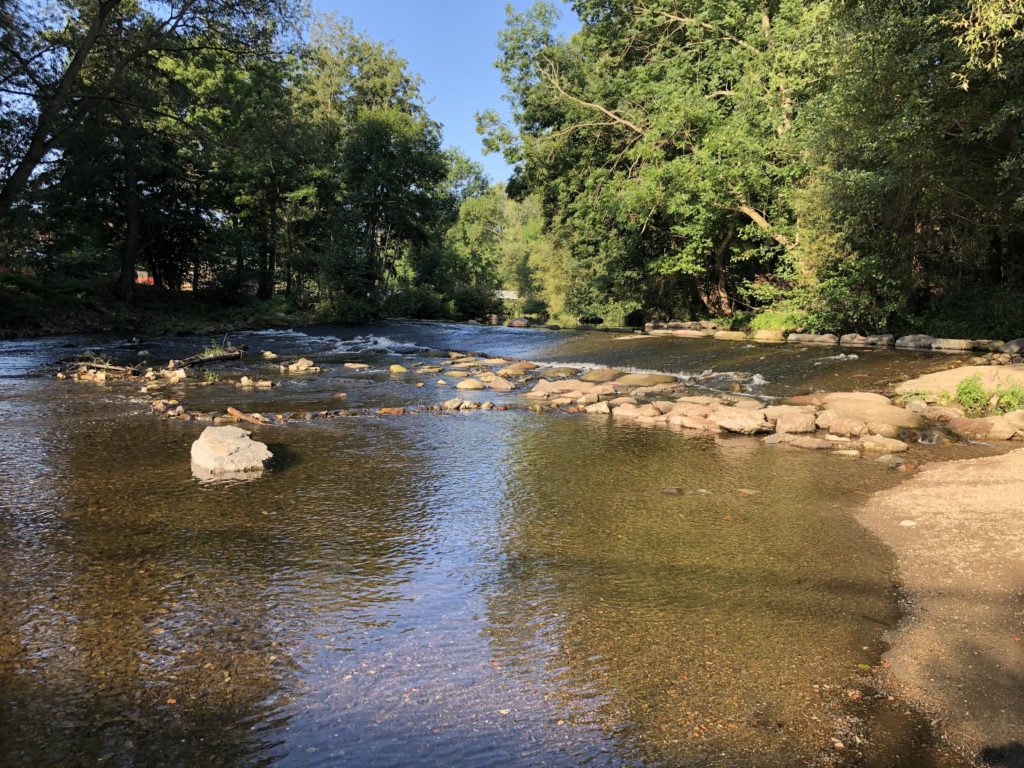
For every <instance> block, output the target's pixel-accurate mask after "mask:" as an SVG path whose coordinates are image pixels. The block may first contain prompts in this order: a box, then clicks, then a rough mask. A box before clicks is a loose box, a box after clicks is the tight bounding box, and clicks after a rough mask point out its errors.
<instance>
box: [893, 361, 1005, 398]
mask: <svg viewBox="0 0 1024 768" xmlns="http://www.w3.org/2000/svg"><path fill="white" fill-rule="evenodd" d="M974 375H977V376H979V377H981V384H982V386H983V387H984V388H985V389H986V390H987V391H989V392H995V391H996V390H997V389H999V388H1001V387H1007V386H1011V385H1014V384H1016V385H1018V386H1024V365H963V366H960V367H959V368H952V369H950V370H948V371H939V372H937V373H928V374H925V375H924V376H918V377H917V378H916V379H909V380H908V381H904V382H903V383H902V384H897V385H896V394H898V395H907V394H911V393H921V394H926V395H938V394H939V393H940V392H945V393H946V394H947V395H949V396H953V395H954V394H956V388H957V387H958V386H959V385H960V382H962V381H963V380H964V379H967V378H970V377H971V376H974Z"/></svg>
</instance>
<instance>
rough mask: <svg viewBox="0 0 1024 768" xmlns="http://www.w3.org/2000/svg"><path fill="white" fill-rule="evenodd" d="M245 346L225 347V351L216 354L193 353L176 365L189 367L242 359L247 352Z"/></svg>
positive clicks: (178, 361) (176, 362)
mask: <svg viewBox="0 0 1024 768" xmlns="http://www.w3.org/2000/svg"><path fill="white" fill-rule="evenodd" d="M245 349H246V348H245V347H244V346H243V347H235V348H233V349H225V350H224V351H223V352H220V353H217V354H215V355H210V354H206V353H205V352H200V353H199V354H198V355H192V357H186V358H185V359H184V360H177V361H175V365H176V367H178V368H189V367H191V366H204V365H212V364H213V363H225V362H227V361H229V360H241V359H242V356H243V355H244V354H245Z"/></svg>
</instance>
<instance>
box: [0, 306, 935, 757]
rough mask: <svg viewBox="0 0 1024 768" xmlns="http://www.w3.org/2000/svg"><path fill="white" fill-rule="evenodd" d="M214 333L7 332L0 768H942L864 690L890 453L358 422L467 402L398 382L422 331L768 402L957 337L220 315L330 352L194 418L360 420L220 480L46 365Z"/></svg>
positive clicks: (424, 344) (300, 434)
mask: <svg viewBox="0 0 1024 768" xmlns="http://www.w3.org/2000/svg"><path fill="white" fill-rule="evenodd" d="M208 341H209V340H208V339H188V338H182V339H159V340H152V341H146V340H143V341H138V342H132V341H130V340H125V339H121V338H116V337H93V338H85V337H75V338H61V339H45V340H36V341H17V342H2V343H0V562H2V563H3V571H2V576H0V765H5V766H7V765H10V766H33V767H38V766H44V765H45V766H49V765H54V766H57V765H59V766H77V765H113V766H155V765H170V766H185V765H188V766H206V765H211V766H212V765H217V766H259V765H275V766H338V765H346V766H347V765H351V766H435V765H446V766H453V767H461V766H539V765H543V766H578V765H588V766H698V765H700V766H704V765H722V766H734V765H735V766H772V765H779V766H784V765H809V764H820V765H835V764H840V765H847V764H848V765H878V766H883V765H884V766H897V765H907V766H909V765H939V764H942V765H951V764H952V763H950V762H948V757H941V756H937V755H936V753H935V752H934V750H931V749H930V748H929V747H928V738H929V737H928V734H927V733H923V732H919V731H918V730H915V729H917V728H919V725H920V723H919V720H918V719H916V718H915V717H914V716H913V715H910V716H907V715H903V714H901V715H899V716H895V717H894V716H893V711H894V707H895V708H896V709H899V706H898V704H897V705H893V704H892V703H891V702H889V703H881V704H876V705H872V704H869V703H868V701H870V700H872V696H873V688H872V686H873V678H872V675H871V673H869V672H866V671H865V670H864V669H862V666H863V665H877V664H878V661H879V657H880V654H881V652H882V651H883V649H884V647H883V645H882V642H881V636H882V632H883V631H884V630H885V629H886V628H887V627H890V626H892V624H893V623H894V622H895V621H896V619H897V617H898V612H897V604H896V597H895V589H894V575H893V561H892V558H891V556H890V553H888V552H887V551H886V550H885V549H884V548H883V547H882V546H881V545H880V544H879V543H878V542H877V541H875V540H874V539H872V538H871V537H870V536H869V535H868V534H867V533H866V532H865V531H864V530H863V529H862V528H860V527H859V526H858V525H857V524H856V523H855V522H854V521H853V519H852V517H851V516H850V514H849V512H850V510H851V509H853V508H854V507H855V506H856V505H857V504H858V503H860V502H861V501H862V500H863V499H864V498H865V496H866V495H867V494H869V493H871V492H873V491H874V490H877V489H879V488H881V487H884V486H885V485H887V484H890V483H892V482H895V476H894V475H893V474H891V473H888V472H887V471H886V470H884V469H883V468H882V467H881V466H879V465H877V464H875V463H874V462H868V461H858V460H843V459H838V458H836V457H830V456H821V455H819V454H818V453H816V452H799V451H796V450H789V449H779V448H773V447H768V446H764V445H762V444H761V443H760V442H758V441H756V440H752V439H748V438H712V437H692V436H687V435H685V434H681V433H678V432H670V431H668V430H650V429H643V428H638V427H635V426H632V425H624V424H621V423H611V422H609V421H608V420H604V419H594V418H586V417H578V416H576V417H574V416H569V415H559V414H552V413H532V412H524V411H507V412H495V411H492V412H479V411H478V412H471V413H417V414H409V415H406V416H401V417H377V416H373V415H369V414H367V413H366V412H364V411H362V410H361V409H362V408H372V407H378V406H382V405H408V404H424V405H426V404H430V403H434V402H439V401H441V400H444V399H447V398H449V397H451V396H452V394H453V390H452V388H451V387H450V386H445V387H440V386H437V385H436V384H435V383H434V381H435V380H436V379H437V378H438V377H437V376H436V375H435V376H432V377H422V376H412V375H410V376H402V377H393V376H390V375H388V374H387V367H388V365H389V364H390V363H392V362H402V363H404V364H406V365H409V363H410V362H417V361H422V360H425V359H428V358H431V357H433V356H434V355H436V354H437V353H436V352H435V350H447V349H459V350H464V351H477V352H486V353H490V354H497V355H505V356H510V357H517V358H528V359H533V360H538V361H551V362H554V361H561V362H577V363H587V364H595V365H596V364H602V365H616V366H626V367H631V368H637V369H653V370H663V371H671V372H682V373H687V374H694V375H697V374H702V373H703V372H704V371H706V369H709V368H711V369H713V371H714V372H716V373H721V374H724V375H722V376H713V375H704V376H701V377H700V378H699V380H695V381H694V383H695V385H699V386H702V387H703V386H719V387H723V386H732V385H735V384H738V385H739V386H741V387H742V388H744V389H745V390H746V391H750V392H754V393H759V394H763V395H766V396H779V395H784V394H789V393H793V392H798V391H808V390H811V389H815V388H843V387H847V388H848V387H850V386H851V385H853V386H859V387H864V388H868V387H872V386H880V385H881V384H883V383H884V382H886V381H888V380H892V379H896V378H902V377H904V376H905V375H910V374H913V373H916V372H918V371H920V370H927V369H929V368H932V367H935V366H942V365H946V364H948V363H949V361H950V358H933V357H928V356H921V357H918V356H908V355H905V354H903V355H898V354H896V353H892V352H865V353H864V354H863V355H861V357H860V359H859V360H857V361H843V362H836V361H828V360H824V361H823V360H822V359H823V358H826V357H828V356H830V355H833V354H834V351H832V350H830V349H820V348H793V347H787V346H754V345H745V344H739V345H730V344H724V343H721V342H718V343H714V342H702V341H696V342H694V341H690V340H680V339H650V338H629V337H619V336H617V335H615V334H607V333H589V334H588V333H554V332H547V331H521V330H512V329H492V328H474V327H469V326H454V325H441V324H395V323H390V324H378V325H374V326H367V327H362V328H337V327H334V328H330V327H322V328H314V329H305V331H304V332H291V333H287V332H266V333H260V334H235V335H234V336H233V337H232V341H234V342H236V343H248V344H249V345H250V348H251V349H252V350H253V351H255V350H258V349H264V348H266V349H272V350H274V351H276V352H277V353H279V354H281V355H282V356H287V355H292V356H295V355H298V354H305V355H307V356H311V357H313V358H314V360H315V361H316V362H317V363H318V364H320V365H323V366H324V368H325V371H324V372H323V373H321V374H317V375H310V376H303V377H288V378H282V376H281V375H280V374H278V373H276V372H275V371H274V370H273V368H272V366H269V365H267V366H265V367H263V368H258V370H262V372H263V374H266V375H269V376H270V377H272V378H274V379H275V380H281V386H279V387H276V388H275V389H273V390H270V391H268V392H262V391H260V392H257V391H245V392H243V391H240V390H238V389H236V388H235V387H234V386H233V385H232V384H231V383H230V382H228V381H224V382H221V383H218V384H213V385H210V386H207V387H190V388H189V389H185V390H182V394H181V396H182V399H183V401H185V402H186V403H187V404H188V405H189V406H190V407H195V408H199V409H209V410H214V409H220V408H223V407H224V406H225V405H228V404H232V405H236V406H237V407H239V408H242V409H244V410H262V411H268V412H269V411H294V410H318V409H327V408H337V407H338V404H339V401H338V400H337V399H335V398H334V394H335V393H336V392H339V391H342V392H345V393H346V394H347V399H346V400H345V401H344V405H345V407H347V408H352V409H353V410H354V411H356V412H357V414H361V415H355V416H352V417H349V418H343V419H334V420H324V421H312V422H308V423H292V424H289V425H287V426H283V427H281V426H279V427H262V428H256V432H257V434H256V437H257V438H258V439H260V440H263V441H264V442H267V443H268V444H269V445H270V447H271V449H272V450H273V452H274V453H275V457H276V458H275V467H274V469H273V470H272V471H270V472H269V473H267V474H266V475H264V477H262V478H260V479H259V480H255V481H248V482H223V483H212V484H211V483H199V482H198V481H196V480H194V479H193V478H192V477H191V474H190V471H189V451H188V449H189V445H190V444H191V442H192V440H194V439H195V437H196V436H197V435H198V433H199V432H200V431H201V430H202V428H203V425H201V424H196V423H189V422H181V421H173V420H171V421H168V420H161V419H158V418H156V417H154V416H153V415H151V414H150V413H149V408H148V397H146V396H144V395H140V394H139V393H138V392H137V391H136V388H135V387H133V386H130V385H118V384H110V385H106V386H98V385H94V384H85V383H75V382H70V381H56V380H54V379H52V378H47V377H39V376H33V375H31V374H32V372H33V371H35V370H36V369H38V368H39V366H40V365H41V364H43V363H46V362H48V361H53V360H55V359H57V358H60V357H62V356H64V355H68V354H72V353H74V352H77V351H80V350H81V349H82V348H83V347H89V348H91V349H93V350H96V351H100V352H102V353H103V354H106V355H110V356H112V357H114V358H115V359H119V360H125V361H127V360H131V361H136V360H139V359H141V358H140V355H139V352H140V351H142V350H146V351H148V352H150V353H151V356H152V359H154V360H158V361H163V360H166V359H167V358H169V357H184V356H186V355H188V354H191V353H194V352H195V351H197V350H198V349H200V348H202V346H203V345H204V344H205V343H208ZM355 360H358V361H361V362H367V363H370V364H371V368H370V369H369V370H368V371H366V372H354V371H351V370H349V369H345V368H343V367H342V366H341V363H342V362H345V361H355ZM816 362H818V363H819V364H818V365H815V363H816ZM219 370H220V371H221V374H222V376H223V377H224V379H225V380H226V379H228V378H230V377H231V376H232V375H236V376H237V375H239V374H240V373H241V372H242V371H243V370H244V371H247V372H250V373H251V372H252V371H251V368H250V366H249V365H248V364H246V365H237V366H233V365H230V364H229V365H225V366H221V367H220V368H219ZM263 374H261V375H263ZM755 374H756V377H755ZM417 382H421V383H424V385H425V386H423V387H416V386H415V385H416V383H417ZM487 396H488V397H490V399H495V396H494V393H493V392H491V393H487ZM502 397H503V398H504V399H506V400H510V401H511V400H512V399H513V396H511V395H508V396H502ZM480 399H483V398H482V397H481V398H480ZM668 488H672V489H678V490H677V492H675V493H665V492H664V491H665V489H668ZM854 736H857V737H859V738H862V739H863V742H862V743H861V744H859V745H856V746H855V744H854V743H853V742H851V741H850V740H851V738H853V737H854ZM834 739H839V740H840V741H844V744H845V745H846V746H848V747H851V748H847V749H844V750H837V749H836V748H835V747H834V745H833V740H834ZM942 760H946V762H941V761H942Z"/></svg>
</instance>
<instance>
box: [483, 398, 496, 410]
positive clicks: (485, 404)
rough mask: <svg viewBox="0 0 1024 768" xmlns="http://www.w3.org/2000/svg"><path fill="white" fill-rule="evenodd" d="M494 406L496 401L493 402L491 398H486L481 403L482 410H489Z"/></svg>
mask: <svg viewBox="0 0 1024 768" xmlns="http://www.w3.org/2000/svg"><path fill="white" fill-rule="evenodd" d="M493 407H494V403H492V402H491V401H490V400H485V401H484V402H482V403H480V410H481V411H489V410H491V409H492V408H493Z"/></svg>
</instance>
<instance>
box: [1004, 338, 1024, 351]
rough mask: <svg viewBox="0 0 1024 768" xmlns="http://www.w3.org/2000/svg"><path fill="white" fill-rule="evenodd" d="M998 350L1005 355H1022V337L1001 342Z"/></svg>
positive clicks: (1023, 349) (1023, 345)
mask: <svg viewBox="0 0 1024 768" xmlns="http://www.w3.org/2000/svg"><path fill="white" fill-rule="evenodd" d="M999 351H1000V352H1002V353H1004V354H1007V355H1024V339H1013V340H1012V341H1008V342H1006V343H1005V344H1003V346H1002V347H1000V349H999Z"/></svg>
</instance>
